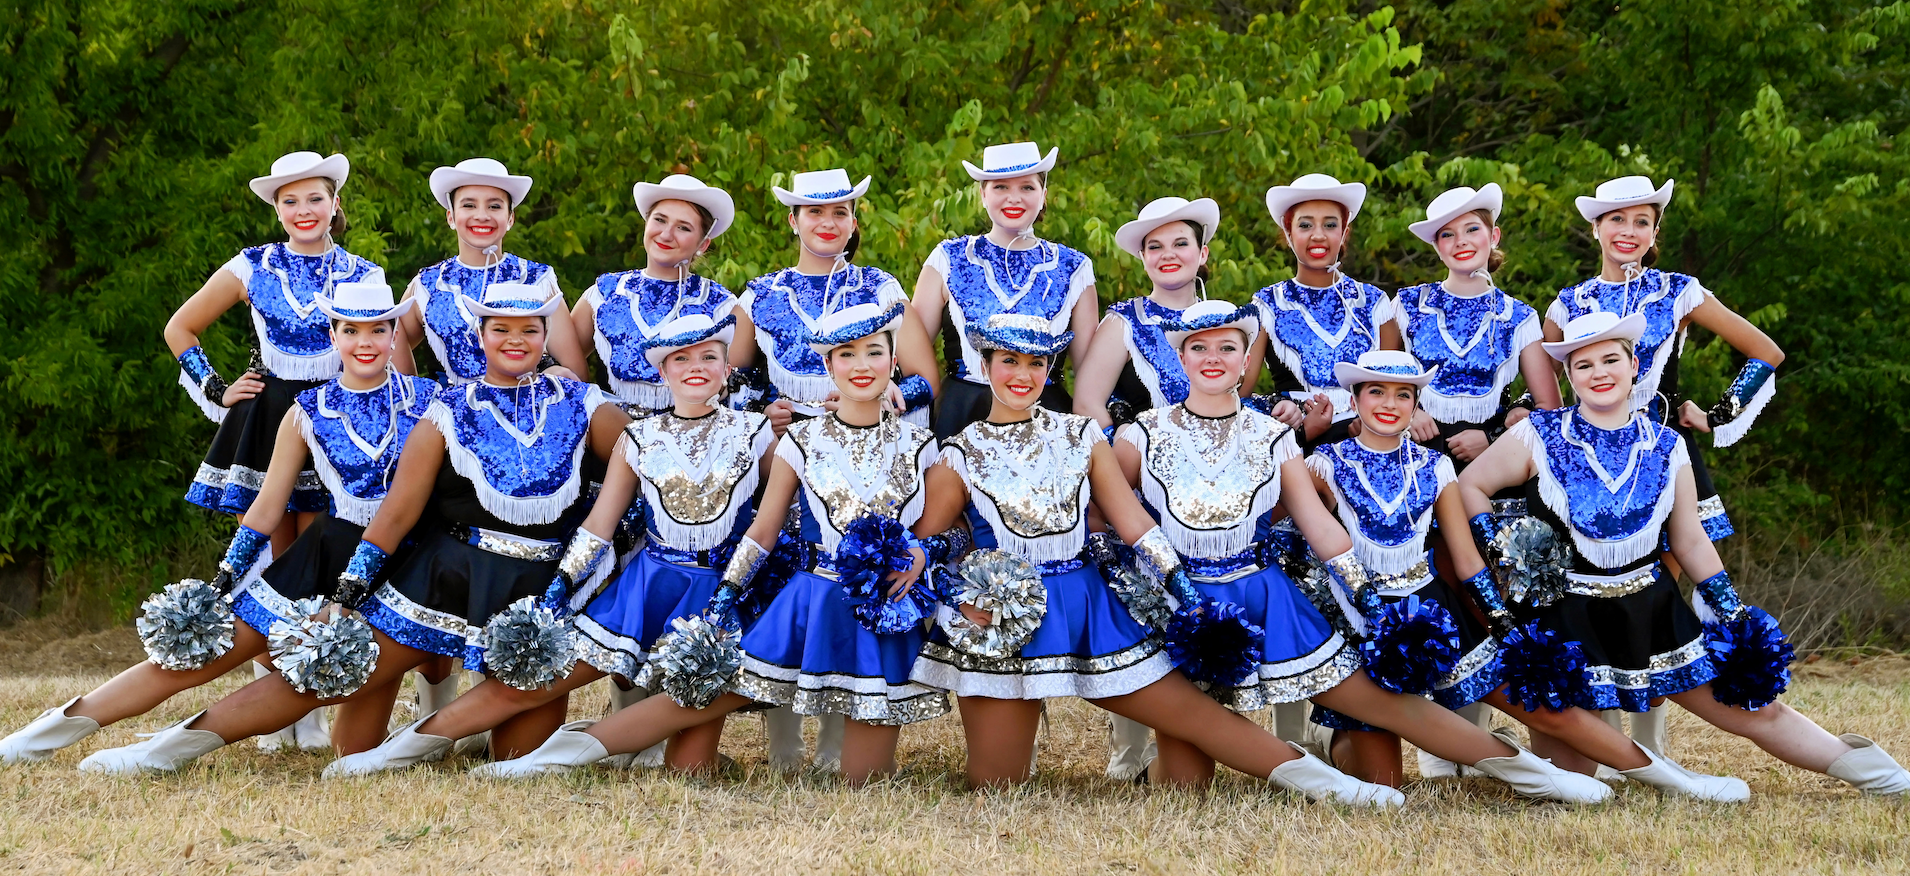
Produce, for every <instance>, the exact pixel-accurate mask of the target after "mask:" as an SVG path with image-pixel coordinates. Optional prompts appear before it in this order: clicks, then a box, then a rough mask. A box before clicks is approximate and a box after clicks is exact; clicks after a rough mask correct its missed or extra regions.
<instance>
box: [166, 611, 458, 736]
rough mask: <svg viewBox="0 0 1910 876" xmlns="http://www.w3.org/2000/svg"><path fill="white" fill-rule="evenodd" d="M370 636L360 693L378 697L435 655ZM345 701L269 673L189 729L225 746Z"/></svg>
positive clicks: (215, 706) (381, 636)
mask: <svg viewBox="0 0 1910 876" xmlns="http://www.w3.org/2000/svg"><path fill="white" fill-rule="evenodd" d="M372 635H373V636H374V637H375V638H376V640H377V642H378V665H377V666H375V667H373V668H372V671H371V678H370V680H368V681H366V682H365V686H364V688H362V689H361V690H370V691H373V692H375V693H382V692H381V691H380V690H379V689H380V688H383V687H384V686H386V685H389V684H392V683H393V682H396V681H402V680H403V679H404V674H405V673H407V672H410V671H411V670H412V669H413V668H414V667H416V666H418V665H419V664H421V663H423V662H425V661H426V660H429V659H431V658H433V657H436V656H437V655H436V654H432V653H431V652H429V651H420V650H418V649H416V648H413V647H410V646H408V645H403V644H399V643H398V642H397V641H396V640H394V639H392V638H391V637H390V636H387V635H385V634H384V633H382V632H379V631H377V630H373V631H372ZM347 699H350V698H349V697H338V698H335V699H319V698H318V695H317V694H309V693H303V694H302V693H299V692H298V691H296V690H293V689H292V685H291V684H289V683H288V682H286V680H285V679H284V677H282V676H280V675H278V674H277V673H273V674H272V675H268V676H266V677H265V678H261V679H259V680H257V681H254V682H252V683H251V684H248V685H246V686H245V687H242V688H240V689H239V690H237V691H235V692H234V693H233V694H232V695H231V696H228V697H226V698H225V699H222V700H220V701H218V702H217V703H214V704H213V705H212V708H210V709H207V710H206V713H205V714H204V715H203V716H201V717H200V718H199V720H198V721H196V722H194V723H193V725H192V729H194V730H206V731H210V732H212V733H217V734H219V738H221V739H224V740H225V741H226V743H227V744H230V743H233V742H237V741H239V740H241V739H244V738H246V737H249V736H257V735H259V734H261V733H271V732H273V731H275V730H279V729H282V728H284V727H288V726H290V725H291V724H292V722H294V721H297V720H298V719H299V718H301V717H303V716H304V715H305V713H307V712H310V711H311V710H313V709H316V708H318V707H319V706H331V705H337V704H339V703H342V702H345V701H346V700H347Z"/></svg>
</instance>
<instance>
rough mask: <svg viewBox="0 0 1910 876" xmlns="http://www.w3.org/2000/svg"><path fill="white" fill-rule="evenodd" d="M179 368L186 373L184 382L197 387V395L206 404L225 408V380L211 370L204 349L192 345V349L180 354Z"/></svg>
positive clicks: (210, 364)
mask: <svg viewBox="0 0 1910 876" xmlns="http://www.w3.org/2000/svg"><path fill="white" fill-rule="evenodd" d="M179 368H180V370H182V371H184V372H185V373H186V382H187V383H190V384H192V385H193V386H196V387H198V388H199V394H200V395H202V396H204V397H205V400H206V401H207V402H209V403H211V404H214V405H218V406H219V407H225V391H226V382H225V378H223V377H220V376H219V372H217V371H214V370H212V362H211V360H209V359H207V358H206V348H204V347H201V346H198V345H194V346H193V347H192V349H190V350H187V351H185V352H184V353H180V354H179Z"/></svg>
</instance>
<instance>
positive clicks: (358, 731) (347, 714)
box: [195, 675, 405, 757]
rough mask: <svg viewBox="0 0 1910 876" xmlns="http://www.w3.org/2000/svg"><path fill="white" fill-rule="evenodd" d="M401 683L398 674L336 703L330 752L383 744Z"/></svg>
mask: <svg viewBox="0 0 1910 876" xmlns="http://www.w3.org/2000/svg"><path fill="white" fill-rule="evenodd" d="M404 683H405V677H404V676H403V675H400V676H398V677H397V678H395V679H393V680H392V681H390V682H388V683H386V684H385V686H384V687H380V688H375V689H374V688H372V687H370V685H367V686H365V687H363V688H359V690H358V692H357V693H355V694H352V695H351V697H349V698H347V699H346V700H345V701H344V702H342V703H339V704H338V714H337V715H336V716H335V719H334V720H333V721H332V751H333V752H335V753H337V755H338V756H339V757H344V756H345V755H347V754H357V753H358V752H361V751H370V750H372V749H374V748H377V747H378V743H380V742H383V741H385V735H386V734H387V733H389V732H390V730H391V707H392V704H393V703H396V702H397V701H398V690H399V689H400V688H402V687H403V686H404ZM195 729H199V728H195Z"/></svg>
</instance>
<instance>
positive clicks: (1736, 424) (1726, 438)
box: [1711, 374, 1777, 447]
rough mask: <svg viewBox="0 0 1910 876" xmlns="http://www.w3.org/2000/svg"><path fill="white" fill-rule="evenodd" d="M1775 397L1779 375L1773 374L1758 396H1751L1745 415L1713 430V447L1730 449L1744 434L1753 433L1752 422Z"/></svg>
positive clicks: (1740, 415) (1758, 391) (1760, 388)
mask: <svg viewBox="0 0 1910 876" xmlns="http://www.w3.org/2000/svg"><path fill="white" fill-rule="evenodd" d="M1775 395H1777V375H1775V374H1773V375H1771V376H1770V377H1768V378H1766V379H1765V381H1764V385H1763V386H1760V387H1758V390H1757V395H1754V396H1751V403H1750V404H1749V405H1746V406H1745V408H1744V413H1741V414H1739V415H1738V418H1737V419H1735V420H1732V421H1731V422H1729V423H1725V424H1724V425H1722V426H1719V427H1717V428H1715V429H1712V430H1711V446H1712V447H1730V446H1731V445H1733V444H1736V443H1738V439H1740V438H1743V437H1744V433H1746V432H1749V431H1751V422H1752V421H1753V420H1756V419H1757V415H1758V413H1759V412H1761V411H1763V410H1764V406H1765V405H1768V404H1770V403H1771V398H1772V397H1773V396H1775Z"/></svg>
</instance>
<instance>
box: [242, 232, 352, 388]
mask: <svg viewBox="0 0 1910 876" xmlns="http://www.w3.org/2000/svg"><path fill="white" fill-rule="evenodd" d="M226 268H227V270H229V271H231V272H232V273H233V275H234V276H237V277H238V278H239V279H240V280H241V281H243V282H244V283H245V297H246V300H247V301H248V302H249V303H250V304H251V305H252V327H253V329H254V330H255V332H256V333H257V335H258V340H259V353H260V355H261V356H262V357H263V358H264V359H265V365H266V367H267V368H270V369H272V371H273V373H275V374H277V375H278V376H280V377H283V378H286V379H288V380H324V379H326V378H329V377H331V376H332V375H334V374H337V373H338V369H339V361H338V351H337V350H335V349H333V348H332V338H331V320H330V318H329V317H327V316H326V315H325V314H324V312H323V311H321V310H319V309H318V302H317V296H318V295H319V294H320V293H322V292H325V291H326V290H328V289H330V288H331V287H332V286H335V285H337V284H339V283H350V282H356V281H359V280H363V279H364V278H365V275H366V274H369V273H371V272H373V271H376V270H378V266H377V265H374V264H372V263H371V262H370V261H367V260H365V259H362V258H359V257H358V256H355V255H352V254H351V253H349V252H346V251H345V249H344V247H338V246H334V247H332V248H331V250H329V251H327V252H325V253H324V254H322V255H302V254H299V253H296V252H293V251H292V250H291V249H290V248H289V247H287V246H286V245H285V244H282V243H270V244H266V245H265V246H254V247H248V248H246V249H245V250H243V251H241V252H240V253H239V254H238V255H237V256H235V257H234V258H233V259H232V260H231V261H229V262H227V263H226Z"/></svg>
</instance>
